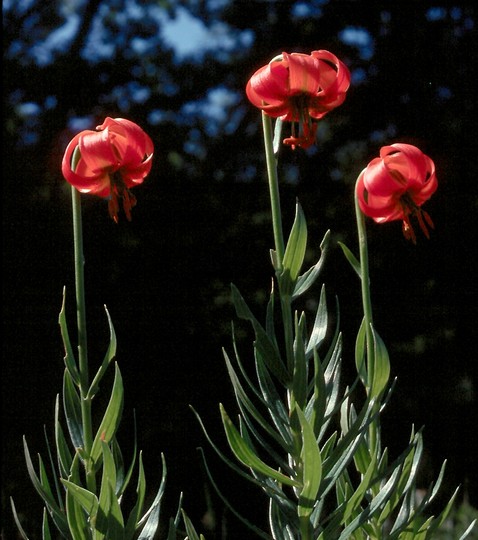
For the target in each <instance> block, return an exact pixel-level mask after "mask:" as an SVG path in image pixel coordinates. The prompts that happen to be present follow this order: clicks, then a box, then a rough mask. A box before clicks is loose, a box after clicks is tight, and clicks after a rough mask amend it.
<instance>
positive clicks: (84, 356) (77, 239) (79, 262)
mask: <svg viewBox="0 0 478 540" xmlns="http://www.w3.org/2000/svg"><path fill="white" fill-rule="evenodd" d="M71 203H72V210H73V242H74V251H75V289H76V319H77V327H78V363H79V371H80V385H79V386H80V399H81V420H82V425H83V444H84V451H85V453H86V455H87V456H89V454H90V452H91V447H92V445H93V428H92V421H91V398H89V397H88V386H89V374H88V352H87V332H86V302H85V275H84V266H85V259H84V254H83V228H82V221H81V197H80V193H79V192H78V191H77V190H76V189H75V188H74V187H73V186H72V187H71ZM86 475H87V482H88V487H89V488H90V489H92V488H93V486H94V474H93V472H92V463H90V461H89V460H88V461H87V464H86Z"/></svg>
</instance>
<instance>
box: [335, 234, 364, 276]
mask: <svg viewBox="0 0 478 540" xmlns="http://www.w3.org/2000/svg"><path fill="white" fill-rule="evenodd" d="M337 243H338V244H339V246H340V247H341V248H342V251H343V252H344V255H345V257H346V259H347V260H348V261H349V263H350V265H351V266H352V268H353V269H354V270H355V272H356V273H357V275H358V277H359V278H360V279H362V271H361V269H360V263H359V261H358V260H357V258H356V257H355V255H354V254H353V253H352V252H351V251H350V249H349V248H348V247H347V246H346V245H345V244H343V243H342V242H337Z"/></svg>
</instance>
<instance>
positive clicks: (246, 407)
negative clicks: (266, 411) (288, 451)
mask: <svg viewBox="0 0 478 540" xmlns="http://www.w3.org/2000/svg"><path fill="white" fill-rule="evenodd" d="M223 354H224V359H225V362H226V367H227V371H228V373H229V378H230V380H231V382H232V386H233V388H234V393H235V396H236V401H237V403H238V405H239V407H240V409H241V412H242V413H243V415H244V416H246V414H247V413H246V411H249V413H250V414H251V415H252V417H253V418H254V419H255V420H256V422H257V423H258V424H259V425H260V426H261V427H262V428H263V429H264V430H265V431H266V432H267V433H268V434H269V435H270V436H271V437H272V438H273V439H274V440H275V441H277V442H278V443H279V444H280V445H281V446H282V447H284V448H285V447H286V446H287V445H286V444H285V443H284V441H283V440H282V438H281V437H280V436H279V435H278V434H277V433H276V432H275V431H274V430H273V428H272V427H271V425H270V422H268V421H267V420H265V419H264V417H263V416H262V415H261V414H260V413H259V411H258V410H257V408H256V406H255V405H254V402H253V401H252V400H251V399H250V398H249V396H248V395H247V393H246V391H245V390H244V388H243V386H242V384H241V382H240V380H239V377H238V376H237V374H236V372H235V370H234V368H233V366H232V363H231V361H230V359H229V356H228V355H227V353H226V351H223ZM257 354H258V353H257ZM257 363H260V362H257ZM243 375H244V376H245V374H244V372H243ZM246 382H247V383H248V384H249V386H250V387H251V388H253V386H252V382H251V381H250V380H249V379H248V378H246ZM253 390H254V391H255V394H256V396H257V398H258V399H259V400H260V402H261V403H263V404H264V405H265V406H267V404H266V403H265V401H264V400H263V399H262V397H261V396H260V394H259V392H258V391H257V390H256V389H255V388H253Z"/></svg>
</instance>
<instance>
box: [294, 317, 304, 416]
mask: <svg viewBox="0 0 478 540" xmlns="http://www.w3.org/2000/svg"><path fill="white" fill-rule="evenodd" d="M304 336H305V316H301V318H300V321H298V320H297V316H296V317H295V340H294V372H293V375H292V389H293V392H294V398H295V401H296V403H297V404H298V405H299V407H300V408H301V409H304V408H305V404H306V400H307V388H308V369H307V361H306V359H305V346H304Z"/></svg>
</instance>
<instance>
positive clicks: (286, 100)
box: [246, 50, 350, 149]
mask: <svg viewBox="0 0 478 540" xmlns="http://www.w3.org/2000/svg"><path fill="white" fill-rule="evenodd" d="M349 86H350V72H349V70H348V68H347V66H346V65H345V64H344V63H343V62H341V61H340V60H339V59H338V58H337V57H336V56H335V55H334V54H332V53H330V52H328V51H324V50H319V51H312V52H311V53H310V54H302V53H291V54H289V53H286V52H283V53H282V54H281V55H279V56H276V57H275V58H273V59H272V60H271V61H270V62H269V63H268V64H267V65H266V66H263V67H261V68H260V69H258V70H257V71H256V72H255V73H254V75H253V76H252V77H251V78H250V79H249V81H248V83H247V86H246V94H247V97H248V98H249V101H250V102H251V103H252V104H253V105H255V106H256V107H258V108H259V109H261V110H262V111H264V112H265V113H266V114H267V115H269V116H272V117H273V118H281V119H282V120H286V121H289V122H292V123H293V124H292V136H291V137H289V138H287V139H284V144H287V145H290V146H291V147H292V148H293V149H294V148H295V147H296V146H301V147H302V148H308V147H309V146H312V144H314V141H315V134H316V132H317V122H316V120H320V119H321V118H322V117H323V116H325V115H326V114H327V113H328V112H329V111H331V110H332V109H334V108H335V107H338V106H339V105H341V104H342V103H343V102H344V100H345V94H346V92H347V90H348V88H349ZM296 122H298V123H299V134H298V136H296V134H295V123H296Z"/></svg>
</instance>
